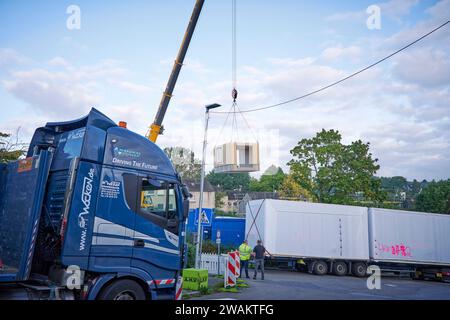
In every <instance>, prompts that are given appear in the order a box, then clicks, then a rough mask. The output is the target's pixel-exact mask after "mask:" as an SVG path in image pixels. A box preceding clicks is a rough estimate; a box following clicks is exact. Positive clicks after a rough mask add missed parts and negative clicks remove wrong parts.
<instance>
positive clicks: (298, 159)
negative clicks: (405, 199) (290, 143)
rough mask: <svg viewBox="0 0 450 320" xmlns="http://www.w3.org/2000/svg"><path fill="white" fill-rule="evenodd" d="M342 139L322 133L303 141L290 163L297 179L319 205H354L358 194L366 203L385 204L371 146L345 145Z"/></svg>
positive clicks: (355, 143) (338, 134) (359, 144)
mask: <svg viewBox="0 0 450 320" xmlns="http://www.w3.org/2000/svg"><path fill="white" fill-rule="evenodd" d="M341 139H342V137H341V135H340V133H339V132H338V131H336V130H329V131H326V130H324V129H322V131H321V132H318V133H317V134H316V135H315V137H313V138H310V139H307V138H305V139H302V140H300V141H299V142H298V144H297V146H296V147H294V148H293V149H292V150H291V154H292V156H293V159H292V160H291V161H289V162H288V165H289V166H290V169H291V174H292V175H293V177H294V179H295V180H296V181H297V182H298V183H299V184H300V186H301V187H303V188H304V189H306V190H307V191H308V192H310V193H311V194H312V195H313V197H314V198H315V200H317V201H318V202H325V203H341V204H344V203H345V204H351V203H354V202H355V196H356V195H357V194H358V193H359V194H361V193H362V194H363V197H364V200H369V201H376V202H379V201H382V200H384V198H385V197H386V195H385V193H384V192H383V191H382V190H381V183H380V180H379V179H374V174H375V173H376V172H377V171H378V169H379V168H380V166H379V165H378V164H377V162H378V159H373V158H372V154H371V153H370V152H369V146H370V144H369V143H363V142H362V141H361V140H357V141H354V142H352V143H351V144H349V145H344V144H343V143H342V142H341Z"/></svg>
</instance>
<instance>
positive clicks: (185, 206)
mask: <svg viewBox="0 0 450 320" xmlns="http://www.w3.org/2000/svg"><path fill="white" fill-rule="evenodd" d="M188 216H189V198H187V199H186V198H185V199H183V218H184V219H187V217H188Z"/></svg>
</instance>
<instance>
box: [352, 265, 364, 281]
mask: <svg viewBox="0 0 450 320" xmlns="http://www.w3.org/2000/svg"><path fill="white" fill-rule="evenodd" d="M352 274H353V275H354V276H355V277H359V278H362V277H364V276H365V275H366V274H367V267H366V264H365V263H364V262H355V263H353V265H352Z"/></svg>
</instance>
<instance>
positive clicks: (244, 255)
mask: <svg viewBox="0 0 450 320" xmlns="http://www.w3.org/2000/svg"><path fill="white" fill-rule="evenodd" d="M251 252H252V248H250V247H249V246H248V245H246V244H245V243H243V244H241V245H240V246H239V255H240V258H241V260H244V261H246V260H250V253H251Z"/></svg>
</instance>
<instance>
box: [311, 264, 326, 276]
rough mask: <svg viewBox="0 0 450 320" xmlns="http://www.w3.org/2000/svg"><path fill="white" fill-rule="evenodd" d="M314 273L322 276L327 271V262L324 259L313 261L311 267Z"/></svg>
mask: <svg viewBox="0 0 450 320" xmlns="http://www.w3.org/2000/svg"><path fill="white" fill-rule="evenodd" d="M313 272H314V274H316V275H318V276H323V275H325V274H327V273H328V264H327V263H326V262H325V261H322V260H317V261H315V262H314V268H313Z"/></svg>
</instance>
